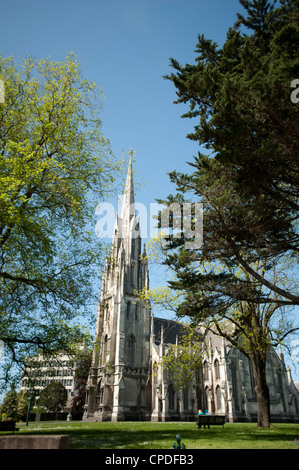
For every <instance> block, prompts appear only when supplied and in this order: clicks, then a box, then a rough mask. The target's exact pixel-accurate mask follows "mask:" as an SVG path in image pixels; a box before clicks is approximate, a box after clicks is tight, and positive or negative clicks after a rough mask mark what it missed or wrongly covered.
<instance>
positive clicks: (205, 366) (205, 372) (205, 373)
mask: <svg viewBox="0 0 299 470" xmlns="http://www.w3.org/2000/svg"><path fill="white" fill-rule="evenodd" d="M203 378H204V380H208V379H209V366H208V363H207V361H205V362H204V364H203Z"/></svg>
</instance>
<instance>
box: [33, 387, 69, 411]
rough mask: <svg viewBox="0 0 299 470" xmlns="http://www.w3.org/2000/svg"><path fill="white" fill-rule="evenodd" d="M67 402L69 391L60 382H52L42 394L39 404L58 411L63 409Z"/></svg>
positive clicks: (49, 409)
mask: <svg viewBox="0 0 299 470" xmlns="http://www.w3.org/2000/svg"><path fill="white" fill-rule="evenodd" d="M66 402H67V391H66V389H65V387H64V386H63V385H62V384H61V383H60V382H51V383H50V384H49V385H47V386H46V387H45V388H44V389H43V390H42V391H41V394H40V397H39V400H38V405H39V406H44V407H45V408H47V410H48V411H53V412H57V411H60V410H62V409H63V407H64V406H65V404H66Z"/></svg>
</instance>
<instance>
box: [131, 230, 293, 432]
mask: <svg viewBox="0 0 299 470" xmlns="http://www.w3.org/2000/svg"><path fill="white" fill-rule="evenodd" d="M172 244H177V241H176V240H175V239H169V240H165V239H164V240H163V238H162V237H161V236H159V237H157V239H156V240H155V241H154V240H151V242H150V244H149V246H148V250H147V252H148V257H149V260H151V258H152V256H153V257H154V259H155V262H158V260H159V259H160V262H161V263H163V264H165V265H166V266H168V268H169V269H170V270H171V273H172V275H173V276H171V275H170V276H169V277H170V278H171V280H169V281H168V284H167V285H166V286H159V287H158V288H157V287H156V288H154V289H149V290H148V291H144V292H142V293H140V298H141V299H142V300H143V301H150V302H152V303H154V304H156V305H161V306H163V308H165V307H166V308H168V309H172V310H173V311H174V312H175V313H176V315H177V316H178V318H183V319H184V321H186V319H187V318H188V319H189V321H190V323H191V324H190V326H191V327H192V328H193V330H192V329H191V331H194V332H196V331H197V330H198V329H199V331H200V333H201V335H202V339H201V341H193V344H192V345H191V343H190V342H189V343H188V341H186V339H188V337H187V338H186V339H185V340H184V341H183V342H182V345H181V344H179V345H177V346H176V347H174V348H172V349H171V350H170V352H169V353H168V355H167V356H166V357H165V359H163V361H165V368H166V369H167V368H169V370H170V372H171V374H172V375H173V376H174V379H173V380H174V383H179V382H180V381H181V382H182V383H183V382H184V380H187V381H190V377H194V372H196V371H197V369H198V368H199V366H200V364H201V361H202V356H203V355H204V354H205V351H206V346H205V345H206V344H207V341H208V338H209V334H210V333H213V334H214V335H218V336H221V337H223V338H225V339H226V340H227V341H228V342H229V343H230V344H232V345H233V346H234V347H235V348H236V349H238V350H239V351H240V352H242V353H243V354H244V355H245V356H246V357H248V359H249V360H250V362H251V365H252V370H253V376H254V380H255V384H256V388H255V392H256V396H257V404H258V426H260V427H269V426H270V425H271V415H270V396H269V388H268V384H267V378H266V362H267V360H268V357H269V356H268V354H269V348H273V347H277V346H278V345H280V344H285V342H286V340H287V338H289V337H291V335H292V334H294V333H295V332H296V331H298V328H297V327H296V326H294V322H293V320H292V318H291V314H290V313H289V312H286V311H285V309H286V306H285V305H284V300H282V303H281V302H280V298H279V296H278V295H276V294H273V293H272V292H271V291H270V292H268V293H267V292H265V289H264V287H263V286H262V285H261V284H260V285H258V284H257V283H256V282H255V280H254V279H253V278H252V277H251V276H250V275H249V274H248V273H247V271H246V270H245V269H243V267H242V266H241V265H240V266H234V265H233V264H232V263H230V262H229V261H227V260H223V261H222V262H220V261H218V262H217V263H216V262H215V263H212V262H207V261H204V260H203V257H202V254H201V252H200V251H198V252H197V251H196V250H185V249H184V246H182V247H179V248H176V249H171V246H172ZM254 269H255V270H256V271H259V272H260V273H261V274H262V275H265V273H266V270H265V269H264V267H263V265H262V264H261V263H260V265H259V266H255V267H254ZM287 269H289V266H288V265H287V264H286V263H285V264H284V265H283V266H276V267H275V269H273V270H272V271H271V275H272V278H270V279H271V280H272V281H274V282H275V283H282V284H285V283H287V285H288V286H289V284H290V281H289V280H288V279H286V276H285V272H286V271H287ZM267 275H268V277H269V272H268V273H267ZM225 280H226V283H225V282H224V281H225ZM220 281H221V282H220ZM233 281H234V282H233ZM295 282H296V280H294V284H295ZM194 339H196V338H194Z"/></svg>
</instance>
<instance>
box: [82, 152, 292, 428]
mask: <svg viewBox="0 0 299 470" xmlns="http://www.w3.org/2000/svg"><path fill="white" fill-rule="evenodd" d="M148 288H149V271H148V264H147V258H146V252H145V249H144V248H142V240H141V233H140V224H139V221H138V218H137V217H136V211H135V200H134V185H133V175H132V158H131V159H130V164H129V170H128V175H127V181H126V186H125V191H124V196H123V202H122V210H121V214H120V215H117V216H116V221H115V227H114V235H113V242H112V247H111V250H110V252H109V254H108V256H107V259H106V265H105V270H104V274H103V278H102V289H101V297H100V301H99V305H98V312H97V320H96V335H95V341H94V349H93V357H92V365H91V369H90V373H89V378H88V383H87V393H86V405H85V412H84V416H83V420H85V421H123V420H152V421H167V420H193V419H195V418H196V416H197V411H198V409H202V410H206V409H207V410H209V412H210V413H217V414H223V415H226V416H227V420H228V421H252V420H255V419H256V417H257V400H256V396H255V392H254V383H253V376H252V370H251V365H250V362H249V361H248V359H247V358H246V357H245V356H243V355H242V354H241V353H240V352H239V351H237V350H236V349H235V348H232V347H231V346H230V345H229V344H228V343H227V342H226V341H225V340H223V339H221V338H219V337H216V336H211V337H210V338H209V344H208V351H207V356H206V358H205V360H204V361H203V365H202V367H201V369H200V370H199V371H198V374H197V376H196V378H194V381H193V383H191V384H190V385H189V387H188V388H185V389H183V390H176V389H175V388H174V386H173V383H172V382H171V378H170V377H169V376H167V374H166V373H165V371H164V369H163V367H162V358H163V356H164V355H165V354H166V353H167V349H168V347H169V345H170V344H177V343H179V340H180V335H181V333H182V331H181V330H182V326H181V324H179V323H177V322H175V321H171V320H166V319H161V318H156V317H154V316H153V315H152V312H151V308H150V306H149V305H148V304H147V303H143V302H141V301H140V300H139V298H138V296H137V295H136V293H137V292H138V291H142V290H144V289H148ZM267 381H268V385H269V389H270V396H271V416H272V420H273V421H274V420H275V419H277V420H280V421H283V420H285V421H296V420H299V392H298V389H297V387H296V385H295V384H294V382H293V381H292V378H291V373H290V370H289V369H286V367H285V364H284V361H283V357H282V355H281V354H280V355H277V354H276V353H275V351H274V350H271V351H270V353H269V359H268V363H267Z"/></svg>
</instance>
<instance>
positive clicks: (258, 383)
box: [252, 357, 271, 428]
mask: <svg viewBox="0 0 299 470" xmlns="http://www.w3.org/2000/svg"><path fill="white" fill-rule="evenodd" d="M252 368H253V375H254V379H255V393H256V397H257V425H258V427H261V428H269V427H271V421H270V394H269V387H268V385H267V380H266V361H265V360H261V359H260V358H257V357H255V358H254V360H253V361H252Z"/></svg>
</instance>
